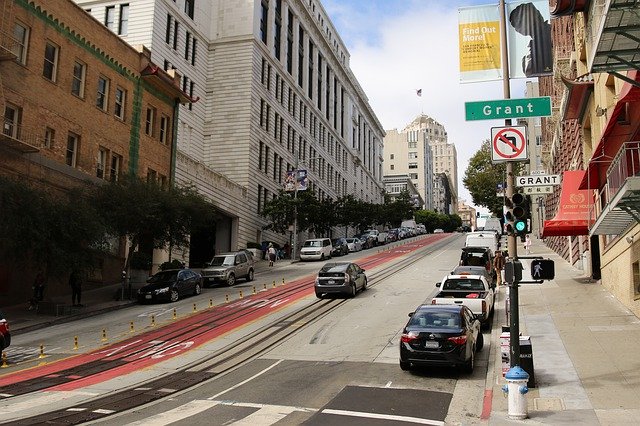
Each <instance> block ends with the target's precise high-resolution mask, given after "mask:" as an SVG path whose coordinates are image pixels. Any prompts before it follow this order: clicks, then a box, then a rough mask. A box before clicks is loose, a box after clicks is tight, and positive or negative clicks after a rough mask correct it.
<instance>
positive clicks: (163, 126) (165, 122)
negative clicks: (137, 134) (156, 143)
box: [160, 114, 169, 144]
mask: <svg viewBox="0 0 640 426" xmlns="http://www.w3.org/2000/svg"><path fill="white" fill-rule="evenodd" d="M168 140H169V117H167V116H166V115H164V114H162V115H161V116H160V142H161V143H163V144H166V143H167V141H168Z"/></svg>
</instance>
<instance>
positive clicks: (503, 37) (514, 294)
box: [498, 0, 520, 367]
mask: <svg viewBox="0 0 640 426" xmlns="http://www.w3.org/2000/svg"><path fill="white" fill-rule="evenodd" d="M498 8H499V11H500V50H501V53H502V54H501V57H502V89H503V92H504V98H505V99H510V98H511V88H510V86H509V51H508V49H507V17H506V12H505V1H504V0H499V6H498ZM504 124H505V126H511V120H510V119H507V120H505V121H504ZM514 186H515V177H514V176H513V162H512V161H507V197H508V198H509V199H511V197H513V193H514ZM507 250H508V253H509V257H510V258H511V259H513V260H518V247H517V245H516V235H515V233H514V232H511V233H510V234H507ZM514 281H515V280H514ZM509 300H510V303H509V307H510V308H509V351H510V355H511V356H510V365H511V367H515V366H516V365H520V319H519V315H520V313H519V309H518V283H516V282H511V283H509Z"/></svg>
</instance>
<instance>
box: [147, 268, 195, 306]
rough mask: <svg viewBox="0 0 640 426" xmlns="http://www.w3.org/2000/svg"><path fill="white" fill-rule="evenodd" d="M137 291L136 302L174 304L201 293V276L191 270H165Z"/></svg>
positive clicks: (152, 277) (153, 276)
mask: <svg viewBox="0 0 640 426" xmlns="http://www.w3.org/2000/svg"><path fill="white" fill-rule="evenodd" d="M147 283H148V284H147V285H145V286H144V287H142V288H140V290H138V302H140V303H145V302H161V301H164V302H176V301H177V300H178V299H179V298H180V297H182V296H188V295H192V294H193V295H198V294H200V293H201V292H202V275H200V274H199V273H197V272H195V271H192V270H191V269H167V270H165V271H160V272H158V273H156V274H154V275H152V276H151V277H150V278H149V279H148V280H147Z"/></svg>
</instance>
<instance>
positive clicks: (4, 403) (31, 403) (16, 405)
mask: <svg viewBox="0 0 640 426" xmlns="http://www.w3.org/2000/svg"><path fill="white" fill-rule="evenodd" d="M95 395H97V393H93V392H82V391H73V392H43V393H40V394H36V395H35V396H33V395H31V396H30V397H29V399H28V400H25V401H13V400H8V399H7V400H1V401H0V414H11V413H20V412H23V411H24V412H27V413H28V412H29V411H32V410H33V407H42V406H47V405H59V403H60V402H63V401H65V400H70V399H73V398H76V397H80V396H95Z"/></svg>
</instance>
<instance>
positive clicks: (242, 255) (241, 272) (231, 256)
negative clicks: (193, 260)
mask: <svg viewBox="0 0 640 426" xmlns="http://www.w3.org/2000/svg"><path fill="white" fill-rule="evenodd" d="M253 276H254V265H253V257H251V258H250V257H249V256H248V255H247V252H246V251H244V250H241V251H237V252H233V253H224V254H218V255H215V256H213V259H212V260H211V262H209V265H208V266H207V267H206V268H204V269H202V278H203V279H204V284H205V285H208V284H210V283H225V284H226V285H228V286H229V287H231V286H233V285H235V283H236V281H237V279H238V278H245V279H246V280H247V281H253Z"/></svg>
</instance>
